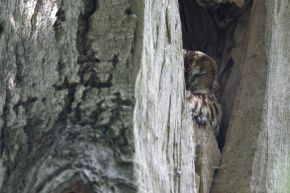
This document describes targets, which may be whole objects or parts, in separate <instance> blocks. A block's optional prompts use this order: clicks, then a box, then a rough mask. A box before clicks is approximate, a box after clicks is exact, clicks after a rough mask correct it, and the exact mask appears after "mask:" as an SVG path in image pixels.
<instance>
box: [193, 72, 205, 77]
mask: <svg viewBox="0 0 290 193" xmlns="http://www.w3.org/2000/svg"><path fill="white" fill-rule="evenodd" d="M206 74H207V72H199V73H196V74H194V75H193V77H194V78H200V77H202V76H204V75H206Z"/></svg>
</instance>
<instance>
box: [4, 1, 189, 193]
mask: <svg viewBox="0 0 290 193" xmlns="http://www.w3.org/2000/svg"><path fill="white" fill-rule="evenodd" d="M0 53H1V55H0V64H1V71H0V76H1V84H0V90H1V92H0V94H1V99H0V116H1V119H0V128H1V132H0V133H1V135H0V140H1V144H0V149H1V157H0V180H1V181H0V188H1V193H12V192H13V193H17V192H23V193H50V192H54V193H58V192H59V193H62V192H63V193H69V192H70V193H71V192H81V193H89V192H108V193H109V192H112V193H113V192H126V193H128V192H160V193H161V192H164V193H165V192H194V188H193V187H192V185H193V182H194V175H193V174H194V161H193V157H194V156H193V154H194V153H193V149H194V148H193V146H194V144H193V130H192V129H191V127H190V126H189V124H190V122H189V120H187V118H184V117H187V116H186V110H185V109H186V106H185V104H184V100H183V98H184V83H183V65H182V64H183V62H182V47H181V29H180V21H179V13H178V4H177V1H166V0H165V1H153V0H147V1H144V2H139V1H136V2H131V1H129V0H123V1H117V0H112V1H95V0H77V1H69V0H54V1H41V0H37V1H34V0H28V1H18V0H9V1H1V2H0ZM134 107H135V109H134ZM181 139H182V140H181Z"/></svg>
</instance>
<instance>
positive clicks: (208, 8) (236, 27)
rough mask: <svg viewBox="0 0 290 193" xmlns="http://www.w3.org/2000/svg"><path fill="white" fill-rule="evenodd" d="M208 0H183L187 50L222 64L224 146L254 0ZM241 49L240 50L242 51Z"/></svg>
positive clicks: (220, 69) (221, 144)
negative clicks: (220, 0)
mask: <svg viewBox="0 0 290 193" xmlns="http://www.w3.org/2000/svg"><path fill="white" fill-rule="evenodd" d="M208 2H213V1H206V0H179V9H180V18H181V23H182V40H183V49H186V50H199V51H202V52H204V53H206V54H207V55H209V56H211V57H212V58H214V59H215V61H216V62H217V64H218V67H219V77H218V79H219V83H220V89H219V96H220V99H221V103H222V107H223V118H222V122H221V127H220V133H219V136H218V144H219V148H220V149H222V148H223V147H224V143H225V138H226V133H227V128H228V124H229V119H230V116H231V113H232V108H233V104H234V98H235V94H236V91H237V89H238V85H239V83H240V79H241V76H240V75H241V74H240V72H241V69H240V68H241V60H242V58H243V57H242V53H240V52H242V47H243V44H244V42H243V39H245V34H246V30H247V26H248V20H249V16H250V10H251V4H252V0H245V2H244V6H243V7H237V6H236V5H235V4H234V3H229V2H227V3H222V4H214V3H208ZM239 51H240V52H239Z"/></svg>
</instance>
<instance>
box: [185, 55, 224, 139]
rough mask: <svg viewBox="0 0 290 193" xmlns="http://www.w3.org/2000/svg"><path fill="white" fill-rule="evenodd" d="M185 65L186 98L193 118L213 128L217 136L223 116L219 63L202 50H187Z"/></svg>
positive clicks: (200, 125)
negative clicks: (220, 99) (219, 89)
mask: <svg viewBox="0 0 290 193" xmlns="http://www.w3.org/2000/svg"><path fill="white" fill-rule="evenodd" d="M184 67H185V83H186V99H187V104H188V106H189V109H190V111H191V115H192V119H193V121H195V122H196V124H197V125H198V126H199V127H204V126H205V127H209V128H212V129H213V130H214V133H215V135H216V136H217V135H218V133H219V125H220V122H221V117H222V108H221V104H220V101H219V98H218V96H217V92H218V81H217V74H218V68H217V64H216V62H215V61H214V60H213V59H212V58H211V57H209V56H208V55H206V54H204V53H202V52H200V51H186V52H185V54H184Z"/></svg>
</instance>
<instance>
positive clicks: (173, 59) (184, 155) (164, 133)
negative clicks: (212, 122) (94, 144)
mask: <svg viewBox="0 0 290 193" xmlns="http://www.w3.org/2000/svg"><path fill="white" fill-rule="evenodd" d="M144 7H145V9H144V10H143V11H144V19H143V23H142V25H141V26H142V31H141V29H139V30H140V31H139V33H141V34H142V35H143V39H142V40H141V41H142V42H137V43H138V44H137V51H140V53H137V54H135V55H137V56H139V55H140V56H141V57H140V58H139V60H140V62H137V63H140V65H141V66H140V72H139V74H138V76H137V79H136V92H135V96H136V105H135V112H134V115H135V116H134V136H135V147H136V148H135V150H136V152H135V160H136V177H137V180H138V183H139V187H140V189H139V192H142V193H143V192H144V193H147V192H152V193H153V192H158V193H168V192H189V193H191V192H192V193H193V192H194V191H195V190H194V186H193V185H194V175H193V174H194V161H193V158H194V145H193V129H192V127H191V125H190V120H187V118H188V116H187V114H186V111H184V110H186V106H184V103H183V102H182V101H184V82H183V59H182V57H183V56H182V45H181V26H180V19H179V12H178V4H177V1H170V0H165V1H155V0H151V1H150V0H147V1H145V5H144ZM141 26H140V25H139V27H141ZM139 35H140V34H139ZM142 35H140V36H142ZM140 47H141V48H140Z"/></svg>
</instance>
